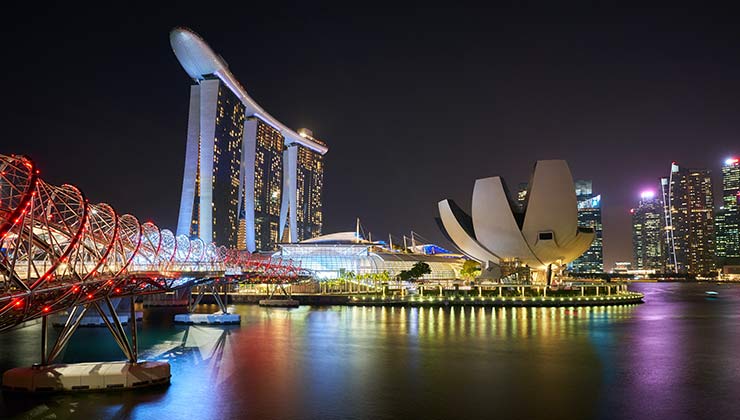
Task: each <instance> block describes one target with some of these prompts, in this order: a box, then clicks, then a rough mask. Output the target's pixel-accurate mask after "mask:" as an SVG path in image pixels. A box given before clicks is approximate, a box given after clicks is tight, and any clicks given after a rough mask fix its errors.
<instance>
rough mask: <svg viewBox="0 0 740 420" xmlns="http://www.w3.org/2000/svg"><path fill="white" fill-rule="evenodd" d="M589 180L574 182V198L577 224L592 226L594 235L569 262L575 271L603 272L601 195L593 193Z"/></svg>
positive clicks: (571, 268)
mask: <svg viewBox="0 0 740 420" xmlns="http://www.w3.org/2000/svg"><path fill="white" fill-rule="evenodd" d="M591 185H592V183H591V181H584V180H578V181H576V182H575V189H576V199H577V200H578V225H579V226H584V227H589V228H593V230H594V232H595V233H596V235H595V236H594V241H593V242H592V243H591V246H590V247H589V248H588V249H587V250H586V252H584V253H583V255H581V256H580V257H578V258H577V259H576V260H575V261H573V262H572V263H570V264H569V268H570V270H571V271H573V272H575V273H603V272H604V251H603V241H602V235H603V226H602V224H601V195H594V193H593V190H592V187H591Z"/></svg>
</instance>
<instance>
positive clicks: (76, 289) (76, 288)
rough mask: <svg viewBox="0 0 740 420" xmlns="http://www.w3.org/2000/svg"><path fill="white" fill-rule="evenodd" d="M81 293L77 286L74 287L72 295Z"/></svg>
mask: <svg viewBox="0 0 740 420" xmlns="http://www.w3.org/2000/svg"><path fill="white" fill-rule="evenodd" d="M79 291H80V288H79V287H77V286H74V287H72V293H77V292H79Z"/></svg>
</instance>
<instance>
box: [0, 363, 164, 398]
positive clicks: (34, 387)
mask: <svg viewBox="0 0 740 420" xmlns="http://www.w3.org/2000/svg"><path fill="white" fill-rule="evenodd" d="M170 376H171V375H170V364H169V363H167V362H142V363H137V364H132V363H129V362H89V363H74V364H55V365H48V366H34V367H20V368H15V369H10V370H9V371H7V372H5V373H4V374H3V390H6V391H17V392H59V391H92V390H119V389H134V388H143V387H148V386H154V385H163V384H168V383H169V382H170Z"/></svg>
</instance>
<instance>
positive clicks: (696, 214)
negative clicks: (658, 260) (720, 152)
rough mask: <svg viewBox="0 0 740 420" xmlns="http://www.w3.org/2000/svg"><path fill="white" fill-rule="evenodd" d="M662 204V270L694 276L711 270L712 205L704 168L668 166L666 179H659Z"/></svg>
mask: <svg viewBox="0 0 740 420" xmlns="http://www.w3.org/2000/svg"><path fill="white" fill-rule="evenodd" d="M661 187H662V188H663V192H664V195H665V197H666V201H665V206H664V209H665V216H664V218H665V220H666V234H667V239H666V245H667V250H666V253H665V255H666V269H667V271H674V272H678V273H689V274H694V275H702V274H708V273H709V272H710V271H712V270H713V269H714V252H715V237H714V203H713V198H712V197H713V194H712V179H711V174H710V171H709V170H707V169H685V168H680V167H679V166H678V165H677V164H676V163H675V162H674V163H673V164H671V175H670V177H669V178H667V179H666V178H663V179H661Z"/></svg>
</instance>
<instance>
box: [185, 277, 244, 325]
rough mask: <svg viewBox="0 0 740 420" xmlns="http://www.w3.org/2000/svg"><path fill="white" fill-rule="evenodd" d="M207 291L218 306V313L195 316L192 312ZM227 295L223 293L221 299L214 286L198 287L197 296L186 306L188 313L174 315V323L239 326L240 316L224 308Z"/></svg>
mask: <svg viewBox="0 0 740 420" xmlns="http://www.w3.org/2000/svg"><path fill="white" fill-rule="evenodd" d="M206 291H208V292H209V293H210V294H211V295H212V296H213V300H215V301H216V304H217V305H218V308H219V312H216V313H213V314H195V313H193V311H195V309H196V308H197V307H198V304H200V301H201V299H203V296H205V294H206ZM227 296H228V295H227V294H226V293H224V297H223V299H222V298H221V295H220V293H219V290H218V287H217V286H216V285H215V284H210V285H208V286H200V287H199V288H198V295H197V296H196V297H195V299H193V301H192V303H191V304H190V305H188V313H186V314H177V315H175V323H178V324H209V325H226V324H240V323H241V316H240V315H239V314H235V313H229V308H228V307H227V306H226V302H227V300H226V298H227Z"/></svg>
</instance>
